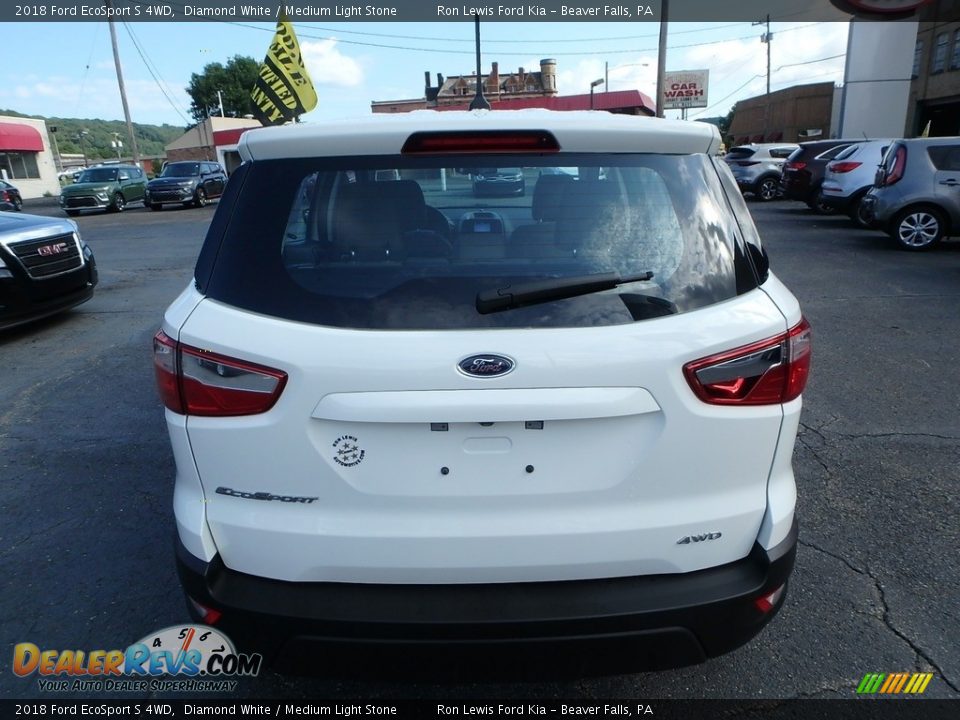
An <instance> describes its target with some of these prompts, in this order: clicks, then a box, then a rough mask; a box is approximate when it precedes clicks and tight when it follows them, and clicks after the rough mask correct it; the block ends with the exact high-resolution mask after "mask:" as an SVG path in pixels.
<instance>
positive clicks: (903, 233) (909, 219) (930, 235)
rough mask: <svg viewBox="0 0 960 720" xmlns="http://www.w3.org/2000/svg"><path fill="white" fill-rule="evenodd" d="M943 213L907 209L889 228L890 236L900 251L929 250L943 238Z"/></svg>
mask: <svg viewBox="0 0 960 720" xmlns="http://www.w3.org/2000/svg"><path fill="white" fill-rule="evenodd" d="M944 222H945V221H944V219H943V213H941V212H940V211H939V210H935V209H934V208H930V207H913V208H907V209H906V210H903V211H902V212H900V213H899V214H898V215H897V216H896V217H895V218H894V220H893V223H892V224H891V226H890V235H891V236H893V239H894V240H896V241H897V244H898V245H899V246H900V249H901V250H910V251H913V252H919V251H923V250H929V249H930V248H932V247H933V246H934V245H936V244H937V243H939V242H940V240H941V239H942V238H943V235H944V232H945V231H946V227H945V225H944Z"/></svg>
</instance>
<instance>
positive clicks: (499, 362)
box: [457, 354, 516, 378]
mask: <svg viewBox="0 0 960 720" xmlns="http://www.w3.org/2000/svg"><path fill="white" fill-rule="evenodd" d="M514 367H516V363H515V362H514V361H513V360H511V359H510V358H508V357H505V356H503V355H493V354H487V355H471V356H470V357H465V358H464V359H463V360H461V361H460V362H459V363H457V369H458V370H459V371H460V372H462V373H463V374H464V375H469V376H470V377H480V378H486V377H500V376H501V375H506V374H507V373H508V372H510V371H511V370H513V368H514Z"/></svg>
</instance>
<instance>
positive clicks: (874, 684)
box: [857, 673, 933, 695]
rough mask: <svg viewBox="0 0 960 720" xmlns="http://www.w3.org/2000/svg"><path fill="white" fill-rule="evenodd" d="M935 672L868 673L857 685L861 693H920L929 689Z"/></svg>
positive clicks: (858, 691)
mask: <svg viewBox="0 0 960 720" xmlns="http://www.w3.org/2000/svg"><path fill="white" fill-rule="evenodd" d="M932 679H933V673H890V674H889V675H888V674H886V673H867V674H866V675H864V676H863V680H861V681H860V684H859V685H858V686H857V693H858V694H860V695H873V694H875V693H880V694H881V695H899V694H901V693H905V694H911V695H919V694H921V693H923V692H924V691H925V690H926V689H927V685H929V684H930V681H931V680H932Z"/></svg>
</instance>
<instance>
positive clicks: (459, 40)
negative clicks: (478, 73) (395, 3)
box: [298, 22, 745, 45]
mask: <svg viewBox="0 0 960 720" xmlns="http://www.w3.org/2000/svg"><path fill="white" fill-rule="evenodd" d="M744 24H745V23H742V22H738V23H728V24H726V25H718V26H715V27H709V28H698V29H696V30H674V31H672V32H671V33H670V34H671V35H686V34H688V33H704V32H712V31H714V30H724V29H726V28H732V27H739V26H741V25H744ZM298 26H299V27H303V28H306V29H308V30H320V31H322V32H330V33H337V34H343V35H360V36H364V37H380V38H392V39H395V40H425V41H429V42H451V43H464V42H468V41H469V39H468V38H451V37H436V36H427V35H397V34H394V33H372V32H360V31H359V30H343V29H341V28H331V27H323V26H320V25H308V24H306V23H299V24H298ZM657 36H658V34H657V33H649V34H646V35H614V36H609V35H607V36H604V37H581V38H551V39H550V40H549V41H547V40H545V41H544V42H549V43H550V44H554V43H582V42H608V41H614V40H643V39H645V38H655V37H657ZM529 42H530V40H529V39H527V40H491V39H486V40H484V41H483V43H484V45H493V44H498V45H507V44H514V45H516V44H520V43H529Z"/></svg>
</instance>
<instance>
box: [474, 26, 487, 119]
mask: <svg viewBox="0 0 960 720" xmlns="http://www.w3.org/2000/svg"><path fill="white" fill-rule="evenodd" d="M473 25H474V29H475V31H476V38H477V39H476V45H477V94H476V95H474V96H473V100H471V101H470V109H471V110H489V109H490V103H489V102H487V99H486V98H485V97H484V96H483V78H482V76H481V75H480V15H478V14H477V13H474V14H473Z"/></svg>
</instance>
